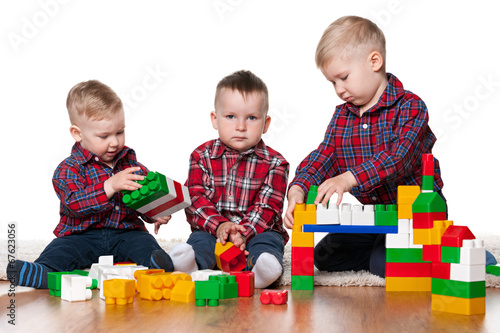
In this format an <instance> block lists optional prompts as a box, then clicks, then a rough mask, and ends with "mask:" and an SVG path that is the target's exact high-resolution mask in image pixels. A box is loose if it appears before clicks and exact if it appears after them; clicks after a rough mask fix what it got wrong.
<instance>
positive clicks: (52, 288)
mask: <svg viewBox="0 0 500 333" xmlns="http://www.w3.org/2000/svg"><path fill="white" fill-rule="evenodd" d="M68 274H71V275H79V276H84V277H86V276H88V275H89V272H85V271H82V270H76V269H75V270H74V271H71V272H49V273H47V284H48V288H49V294H50V295H51V296H56V297H61V281H62V276H63V275H68ZM95 288H97V280H95V279H92V284H91V286H90V287H89V289H95Z"/></svg>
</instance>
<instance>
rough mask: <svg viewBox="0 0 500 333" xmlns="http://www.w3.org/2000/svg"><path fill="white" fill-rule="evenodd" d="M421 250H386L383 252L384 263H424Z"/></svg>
mask: <svg viewBox="0 0 500 333" xmlns="http://www.w3.org/2000/svg"><path fill="white" fill-rule="evenodd" d="M422 252H423V251H422V249H410V248H403V249H398V248H387V249H386V252H385V258H386V262H406V263H418V262H424V260H423V259H422Z"/></svg>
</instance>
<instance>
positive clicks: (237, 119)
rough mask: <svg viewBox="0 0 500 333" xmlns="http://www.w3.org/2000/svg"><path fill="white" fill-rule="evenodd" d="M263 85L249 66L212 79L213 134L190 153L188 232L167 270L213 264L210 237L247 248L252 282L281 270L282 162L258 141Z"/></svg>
mask: <svg viewBox="0 0 500 333" xmlns="http://www.w3.org/2000/svg"><path fill="white" fill-rule="evenodd" d="M268 108H269V104H268V92H267V87H266V85H265V83H264V82H263V81H262V80H261V79H260V78H258V77H257V76H255V75H254V74H253V73H251V72H249V71H238V72H235V73H233V74H231V75H229V76H227V77H225V78H224V79H222V80H221V81H220V82H219V84H218V85H217V89H216V94H215V111H213V112H212V113H211V114H210V117H211V120H212V126H213V127H214V129H216V130H217V131H218V132H219V138H218V139H216V140H211V141H208V142H206V143H204V144H202V145H201V146H199V147H198V148H196V149H195V150H194V152H193V153H192V154H191V157H190V168H189V175H188V180H187V182H186V185H187V186H188V188H189V194H190V196H191V201H192V205H191V206H190V207H188V208H186V216H187V220H188V222H189V223H190V224H191V228H192V230H193V232H192V234H191V235H190V237H189V239H188V240H187V244H180V245H178V246H176V247H175V248H174V249H173V250H172V251H171V253H170V256H171V258H172V261H173V263H174V268H175V269H176V270H180V271H183V272H187V273H191V272H192V271H195V270H198V269H212V268H214V267H215V266H216V260H215V254H214V251H215V243H216V242H217V241H219V242H221V243H223V244H225V242H226V241H230V242H232V243H234V245H235V246H237V247H239V248H240V249H241V250H242V251H244V250H246V251H245V253H246V254H248V259H247V267H246V270H252V271H253V272H254V273H255V287H256V288H264V287H267V286H268V285H270V284H271V283H273V282H274V281H276V280H277V279H278V278H279V277H280V276H281V274H282V273H283V252H284V246H285V243H286V242H287V241H288V238H289V236H288V233H287V232H286V230H285V229H284V228H283V221H282V212H283V202H284V198H285V194H286V188H287V180H288V171H289V165H288V162H287V161H286V160H285V158H284V157H283V156H281V154H279V153H278V152H276V151H275V150H273V149H271V148H270V147H267V146H266V145H265V144H264V141H262V139H261V137H262V134H263V133H266V132H267V130H268V128H269V124H270V122H271V118H270V117H269V116H268V115H267V111H268Z"/></svg>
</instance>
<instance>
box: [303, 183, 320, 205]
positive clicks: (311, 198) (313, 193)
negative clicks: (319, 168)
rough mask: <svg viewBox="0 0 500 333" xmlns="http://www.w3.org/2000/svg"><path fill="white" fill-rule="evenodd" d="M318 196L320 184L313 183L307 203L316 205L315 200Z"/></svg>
mask: <svg viewBox="0 0 500 333" xmlns="http://www.w3.org/2000/svg"><path fill="white" fill-rule="evenodd" d="M317 196H318V186H317V185H311V187H310V188H309V192H308V193H307V199H306V205H314V200H316V197H317Z"/></svg>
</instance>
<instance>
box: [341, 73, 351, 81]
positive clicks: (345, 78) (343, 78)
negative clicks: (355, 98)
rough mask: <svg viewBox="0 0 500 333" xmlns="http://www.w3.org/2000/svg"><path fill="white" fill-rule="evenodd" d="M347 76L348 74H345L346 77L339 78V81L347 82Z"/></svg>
mask: <svg viewBox="0 0 500 333" xmlns="http://www.w3.org/2000/svg"><path fill="white" fill-rule="evenodd" d="M348 76H349V74H347V75H346V76H344V77H341V78H340V79H341V80H342V81H345V80H347V77H348Z"/></svg>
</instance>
